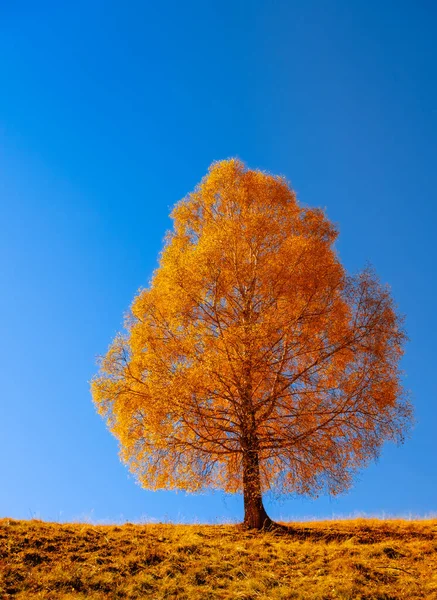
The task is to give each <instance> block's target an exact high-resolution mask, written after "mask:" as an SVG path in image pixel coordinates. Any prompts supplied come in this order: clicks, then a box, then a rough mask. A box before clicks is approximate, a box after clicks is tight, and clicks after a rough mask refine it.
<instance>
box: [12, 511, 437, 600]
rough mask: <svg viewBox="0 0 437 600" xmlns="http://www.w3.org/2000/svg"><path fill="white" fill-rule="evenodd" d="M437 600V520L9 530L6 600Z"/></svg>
mask: <svg viewBox="0 0 437 600" xmlns="http://www.w3.org/2000/svg"><path fill="white" fill-rule="evenodd" d="M9 598H14V599H15V598H16V599H17V600H19V599H23V598H32V599H34V598H35V599H37V598H47V599H49V600H52V599H53V600H56V599H57V598H63V599H73V598H74V599H79V598H87V599H91V600H100V599H106V598H108V599H109V598H111V599H119V598H120V599H121V598H151V599H153V600H154V599H156V600H159V599H161V598H162V599H163V598H178V599H181V600H182V599H187V600H196V599H198V598H199V599H200V598H202V599H208V598H220V599H229V600H233V599H240V600H243V599H245V600H252V599H253V600H255V599H269V600H270V599H271V600H275V599H279V598H281V599H295V600H304V599H305V600H308V599H319V600H322V599H324V600H330V599H344V600H346V599H348V600H349V599H350V600H359V599H361V600H364V599H366V600H401V599H402V600H415V599H418V598H426V599H430V600H432V599H437V520H420V521H403V520H368V519H358V520H345V521H341V520H340V521H325V522H314V523H300V524H296V523H294V524H292V526H291V529H290V532H289V533H268V532H266V533H251V532H245V531H243V530H241V529H240V528H239V527H238V526H236V525H216V526H212V525H211V526H209V525H168V524H156V525H155V524H153V525H131V524H125V525H122V526H103V525H99V526H93V525H88V524H87V525H84V524H58V523H45V522H41V521H35V520H32V521H15V520H12V519H2V520H0V599H1V600H6V599H9Z"/></svg>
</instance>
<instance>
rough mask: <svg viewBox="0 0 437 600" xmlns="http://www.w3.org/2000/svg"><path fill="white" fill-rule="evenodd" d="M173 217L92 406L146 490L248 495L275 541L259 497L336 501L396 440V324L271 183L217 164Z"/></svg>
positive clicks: (401, 426)
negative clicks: (273, 494)
mask: <svg viewBox="0 0 437 600" xmlns="http://www.w3.org/2000/svg"><path fill="white" fill-rule="evenodd" d="M172 217H173V219H174V230H173V231H172V232H171V233H169V234H168V235H167V238H166V243H165V247H164V250H163V252H162V255H161V259H160V265H159V267H158V269H157V270H156V271H155V273H154V275H153V279H152V281H151V283H150V286H149V288H148V289H142V290H140V291H139V293H138V295H137V296H136V298H135V299H134V301H133V304H132V307H131V310H130V312H129V314H128V315H127V318H126V323H125V326H126V333H125V334H119V335H118V336H117V337H116V338H115V340H114V342H113V343H112V346H111V347H110V349H109V351H108V353H107V354H106V356H105V357H104V358H103V359H102V361H101V370H100V374H99V375H98V376H97V377H95V378H94V380H93V382H92V392H93V397H94V402H95V404H96V406H97V409H98V411H99V413H100V414H101V415H103V417H105V418H106V420H107V423H108V425H109V428H110V430H111V431H112V433H113V434H114V435H115V436H116V438H118V440H119V442H120V449H121V450H120V453H121V458H122V460H123V461H124V462H125V463H127V464H128V465H129V468H130V469H131V471H132V472H134V473H135V474H136V476H137V477H138V480H139V482H140V483H141V484H142V485H143V486H144V487H146V488H151V489H159V488H179V489H183V490H187V491H192V492H194V491H199V490H201V489H204V488H219V489H223V490H225V491H227V492H239V491H242V492H243V496H244V524H245V525H246V526H247V527H249V528H262V527H269V526H272V521H271V520H270V519H269V517H268V516H267V514H266V511H265V509H264V506H263V501H262V494H263V492H264V491H267V490H275V491H279V492H284V493H290V492H292V493H301V494H317V493H319V492H320V491H328V492H330V493H332V494H336V493H338V492H340V491H342V490H344V489H346V488H347V487H348V486H349V485H350V483H351V479H352V476H353V474H354V472H356V470H357V469H358V468H360V467H362V466H364V465H366V464H367V463H368V462H369V461H370V460H371V459H373V458H375V457H376V456H377V455H378V452H379V450H380V448H381V445H382V444H383V442H384V441H385V440H394V441H401V440H402V435H403V432H404V431H405V429H406V427H407V426H408V423H409V421H410V418H411V407H410V405H409V403H408V401H407V400H406V397H405V393H404V391H403V389H402V387H401V382H400V372H399V369H398V363H399V360H400V358H401V356H402V346H403V343H404V341H405V334H404V332H403V330H402V321H401V319H400V317H399V316H398V315H397V314H396V311H395V306H394V304H393V300H392V299H391V297H390V293H389V290H388V288H387V287H386V286H382V285H381V284H380V283H379V282H378V280H377V278H376V276H375V275H374V273H373V271H372V270H371V269H366V270H364V271H363V272H361V273H360V274H358V275H357V276H354V277H351V276H348V275H347V274H346V273H345V270H344V268H343V266H342V265H341V263H340V261H339V258H338V255H337V254H336V252H335V249H334V242H335V239H336V237H337V231H336V229H335V227H334V225H333V224H332V223H330V222H329V221H328V219H327V218H326V216H325V214H324V213H323V211H321V210H319V209H313V208H306V207H303V206H300V205H299V204H298V202H297V200H296V196H295V194H294V193H293V191H292V190H291V189H290V187H289V186H288V184H287V182H286V181H285V180H284V179H283V178H281V177H276V176H273V175H269V174H267V173H263V172H260V171H253V170H249V169H247V168H246V167H245V165H244V164H243V163H242V162H240V161H239V160H234V159H233V160H227V161H223V162H218V163H214V164H213V165H212V166H211V168H210V170H209V173H208V175H207V176H206V177H205V178H204V179H203V181H202V182H201V184H200V185H199V186H198V187H197V188H196V189H195V191H194V192H193V193H191V194H189V195H188V196H187V197H186V198H185V199H184V200H182V201H181V202H179V203H178V204H177V205H176V207H175V209H174V211H173V213H172Z"/></svg>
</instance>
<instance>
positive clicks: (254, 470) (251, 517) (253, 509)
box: [243, 448, 273, 529]
mask: <svg viewBox="0 0 437 600" xmlns="http://www.w3.org/2000/svg"><path fill="white" fill-rule="evenodd" d="M243 496H244V526H245V527H247V528H248V529H268V528H269V527H271V525H272V524H273V522H272V521H271V519H270V518H269V516H268V515H267V513H266V511H265V508H264V505H263V501H262V494H261V478H260V471H259V459H258V451H257V450H255V449H253V448H249V449H247V450H245V451H243Z"/></svg>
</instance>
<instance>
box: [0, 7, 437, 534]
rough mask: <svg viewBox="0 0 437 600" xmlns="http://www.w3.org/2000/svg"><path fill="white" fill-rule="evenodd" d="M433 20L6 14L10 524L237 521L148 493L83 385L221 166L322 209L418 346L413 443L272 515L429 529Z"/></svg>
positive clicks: (71, 10)
mask: <svg viewBox="0 0 437 600" xmlns="http://www.w3.org/2000/svg"><path fill="white" fill-rule="evenodd" d="M436 17H437V9H436V5H435V3H434V2H431V1H429V2H426V1H422V0H419V1H415V2H413V1H410V2H402V1H397V2H394V1H393V2H392V1H390V0H385V1H384V2H373V1H369V2H364V1H363V2H361V1H358V2H349V1H346V0H345V1H342V2H340V1H338V2H335V1H334V2H329V3H328V2H323V1H320V2H317V1H309V2H306V1H303V0H302V1H300V2H288V1H285V0H284V1H278V2H274V1H271V2H270V1H269V2H268V1H256V0H252V1H251V2H248V1H247V2H243V1H241V0H240V1H237V0H232V1H230V0H224V1H221V2H204V1H188V2H185V3H181V2H176V1H174V2H154V3H152V2H139V1H132V2H129V3H121V2H109V1H105V2H103V0H101V1H99V0H91V1H89V2H84V1H81V0H79V1H78V2H75V3H62V2H61V3H60V2H45V1H44V0H43V1H42V2H39V3H34V2H18V3H9V2H5V1H2V0H0V57H1V59H0V81H1V90H2V91H1V93H0V208H1V222H0V227H1V235H0V261H1V270H0V272H1V279H0V281H1V294H0V331H1V336H2V343H1V345H0V369H1V380H2V390H1V395H0V414H1V417H0V490H1V492H0V517H4V516H9V517H15V518H31V517H38V518H41V519H45V520H61V521H64V520H92V521H94V522H99V521H103V520H106V521H110V522H119V521H124V520H129V521H138V520H158V521H184V522H192V521H200V522H204V521H208V522H220V521H224V520H231V521H237V520H239V519H241V518H242V515H243V510H242V499H241V497H238V496H237V497H234V496H224V495H222V494H219V493H215V494H204V495H199V496H193V495H191V496H185V495H184V494H181V493H179V494H176V493H173V492H155V493H154V492H149V491H145V490H142V489H141V488H140V487H139V486H138V485H137V484H136V483H135V481H134V479H133V478H132V477H131V476H130V475H129V473H128V471H127V470H126V468H125V467H124V466H123V465H121V463H120V462H119V460H118V455H117V453H118V449H117V443H116V440H115V439H113V438H112V437H111V435H110V434H109V432H108V431H107V430H106V427H105V425H104V423H103V421H102V420H101V419H100V417H98V416H97V414H96V413H95V411H94V407H93V405H92V402H91V397H90V393H89V385H88V382H89V380H90V379H91V377H92V376H93V374H94V373H95V372H96V369H97V367H96V356H97V355H99V354H103V353H104V352H105V351H106V348H107V346H108V345H109V343H110V341H111V340H112V338H113V336H114V335H115V333H116V332H117V331H118V330H119V329H120V328H121V325H122V319H123V313H124V312H125V311H126V310H127V308H128V307H129V305H130V303H131V301H132V299H133V297H134V295H135V293H136V291H137V290H138V288H139V287H141V286H145V285H147V283H148V281H149V279H150V277H151V274H152V271H153V269H154V268H155V267H156V265H157V262H156V261H157V256H158V253H159V251H160V249H161V248H162V240H163V237H164V234H165V231H166V230H167V229H169V228H170V226H171V222H170V220H169V218H168V214H169V212H170V210H171V207H172V206H173V204H174V203H175V202H176V201H178V200H179V199H181V198H182V197H184V196H185V195H186V194H187V193H188V192H189V191H191V190H192V189H193V188H194V186H195V185H196V183H198V182H199V181H200V179H201V178H202V177H203V175H204V174H205V173H206V171H207V168H208V166H209V164H210V163H211V162H212V161H214V160H218V159H224V158H228V157H231V156H238V157H239V158H241V159H242V160H244V161H245V162H246V163H247V164H248V166H249V167H251V168H261V169H265V170H269V171H271V172H273V173H277V174H283V175H285V176H286V177H287V178H288V179H289V180H290V181H291V184H292V186H293V187H294V189H295V190H296V192H297V194H298V197H299V199H300V201H301V202H302V203H304V204H308V205H311V206H321V207H323V208H326V211H327V214H328V216H329V218H330V219H331V220H333V221H334V222H335V223H337V225H338V227H339V229H340V239H339V242H338V246H337V247H338V251H339V254H340V257H341V259H342V261H343V263H344V264H345V266H346V267H347V269H348V270H350V271H352V272H354V271H356V270H358V269H360V268H361V267H363V266H364V265H365V264H366V262H371V263H372V264H373V265H374V267H375V269H376V271H377V273H378V274H379V275H380V277H381V279H382V280H383V281H384V282H387V283H389V284H390V285H391V288H392V293H393V295H394V297H395V299H396V302H397V303H398V306H399V310H400V311H401V312H402V313H404V314H405V315H406V329H407V332H408V334H409V337H410V340H411V341H410V343H409V344H408V346H407V353H406V356H405V358H404V360H403V365H402V366H403V369H404V371H405V385H406V387H407V388H409V389H410V390H411V393H412V398H413V402H414V405H415V411H416V420H417V423H416V425H415V427H414V429H413V430H412V432H411V436H410V438H409V439H407V441H406V442H405V444H404V445H403V446H400V447H396V446H393V445H386V446H384V449H383V452H382V454H381V457H380V459H379V461H378V462H377V463H375V464H373V465H372V466H371V467H370V468H368V469H366V470H365V471H363V472H361V473H360V475H359V476H358V477H357V479H356V481H355V485H354V487H353V489H352V490H350V492H348V493H347V494H345V495H343V496H341V497H338V498H329V497H322V498H319V499H318V500H308V499H304V498H285V499H284V498H282V499H275V498H271V497H268V498H267V500H266V506H267V509H268V512H269V513H270V514H271V516H272V517H274V518H284V519H300V518H304V517H309V516H313V517H316V518H322V517H330V516H332V515H350V514H356V513H366V514H372V515H374V514H378V515H380V516H381V515H384V514H385V515H401V516H406V515H410V514H411V515H422V516H423V515H427V514H430V513H434V514H435V513H436V512H437V470H436V468H435V465H436V463H437V451H436V443H435V438H436V436H435V430H436V424H437V404H436V391H437V384H436V378H435V371H436V369H435V355H436V350H435V340H436V337H437V327H436V310H435V295H436V292H437V282H436V277H435V261H436V250H435V218H436V208H435V207H436V189H437V170H436V156H437V153H436V150H437V148H436V146H437V135H436V133H437V87H436V86H437V84H436V81H437V79H436V64H437V56H436V54H437V52H436V50H437V47H436V41H435V28H436V25H437V23H436Z"/></svg>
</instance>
